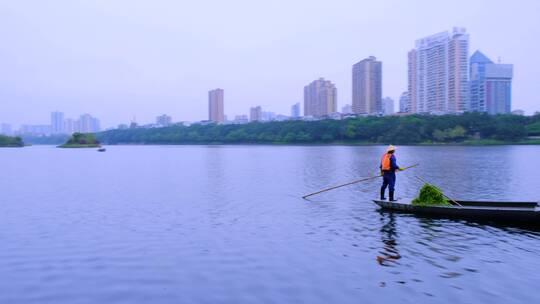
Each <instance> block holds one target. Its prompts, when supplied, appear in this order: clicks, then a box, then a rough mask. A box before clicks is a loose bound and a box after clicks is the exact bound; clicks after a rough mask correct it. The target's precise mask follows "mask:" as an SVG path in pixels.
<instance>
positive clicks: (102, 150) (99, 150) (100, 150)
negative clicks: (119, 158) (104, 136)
mask: <svg viewBox="0 0 540 304" xmlns="http://www.w3.org/2000/svg"><path fill="white" fill-rule="evenodd" d="M105 151H107V149H105V148H99V149H98V152H105Z"/></svg>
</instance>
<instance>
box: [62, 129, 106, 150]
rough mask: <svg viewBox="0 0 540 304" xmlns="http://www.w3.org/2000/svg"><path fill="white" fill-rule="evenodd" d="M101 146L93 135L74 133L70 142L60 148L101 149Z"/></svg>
mask: <svg viewBox="0 0 540 304" xmlns="http://www.w3.org/2000/svg"><path fill="white" fill-rule="evenodd" d="M99 147H101V144H100V143H99V141H98V140H97V139H96V136H95V135H94V134H92V133H73V135H72V136H71V137H70V138H69V139H68V141H67V142H66V143H65V144H63V145H60V146H58V148H99Z"/></svg>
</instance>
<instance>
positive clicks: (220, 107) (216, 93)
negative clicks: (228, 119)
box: [208, 88, 225, 123]
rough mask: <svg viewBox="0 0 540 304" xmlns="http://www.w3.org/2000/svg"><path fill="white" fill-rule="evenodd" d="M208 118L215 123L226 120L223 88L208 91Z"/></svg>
mask: <svg viewBox="0 0 540 304" xmlns="http://www.w3.org/2000/svg"><path fill="white" fill-rule="evenodd" d="M208 120H210V121H213V122H215V123H224V122H225V111H224V104H223V89H219V88H218V89H215V90H211V91H209V92H208Z"/></svg>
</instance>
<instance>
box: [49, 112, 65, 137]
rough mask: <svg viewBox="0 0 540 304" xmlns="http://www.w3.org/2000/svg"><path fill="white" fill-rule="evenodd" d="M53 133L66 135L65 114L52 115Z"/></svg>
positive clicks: (53, 113) (54, 113) (56, 113)
mask: <svg viewBox="0 0 540 304" xmlns="http://www.w3.org/2000/svg"><path fill="white" fill-rule="evenodd" d="M51 133H52V134H64V133H65V130H64V113H62V112H59V111H54V112H52V113H51Z"/></svg>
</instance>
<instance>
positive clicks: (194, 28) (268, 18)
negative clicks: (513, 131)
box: [0, 0, 540, 127]
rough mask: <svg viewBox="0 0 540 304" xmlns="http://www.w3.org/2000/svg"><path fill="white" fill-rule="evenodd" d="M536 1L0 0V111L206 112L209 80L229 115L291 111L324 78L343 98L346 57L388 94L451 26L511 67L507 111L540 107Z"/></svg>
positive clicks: (38, 114)
mask: <svg viewBox="0 0 540 304" xmlns="http://www.w3.org/2000/svg"><path fill="white" fill-rule="evenodd" d="M539 12H540V2H538V1H534V0H527V1H519V2H518V1H515V2H510V3H508V2H506V1H500V0H499V1H475V2H474V3H470V2H469V1H462V0H460V1H452V2H444V3H440V2H431V1H422V0H417V1H406V2H403V1H376V2H375V1H370V2H365V1H335V2H332V3H330V2H328V1H295V2H294V3H290V2H287V1H273V2H270V3H268V2H261V3H258V2H256V1H226V2H218V1H198V2H197V3H189V4H182V3H177V2H176V1H151V2H150V1H148V2H146V1H127V0H120V1H114V2H113V1H105V0H102V1H80V2H77V3H75V2H73V1H67V0H64V1H47V2H41V1H9V2H0V39H2V44H1V45H0V67H1V69H0V70H1V73H0V105H1V107H0V108H1V111H0V122H6V123H11V124H13V125H20V124H48V123H49V119H50V112H52V111H55V110H59V111H62V112H64V113H65V114H66V116H67V117H73V118H75V117H78V116H79V115H80V114H83V113H90V114H92V115H93V116H95V117H98V118H100V119H101V122H102V126H103V127H111V126H116V125H117V124H119V123H128V122H129V121H130V120H131V119H132V118H134V117H136V119H137V121H138V122H139V123H150V122H153V121H154V119H155V117H156V116H158V115H160V114H163V113H165V114H168V115H171V116H172V117H173V120H174V121H197V120H202V119H206V118H207V115H208V114H207V111H208V108H207V107H208V100H207V98H208V90H210V89H214V88H217V87H219V88H222V89H224V90H225V113H226V115H227V116H228V117H229V119H231V118H233V117H234V115H238V114H248V112H249V107H251V106H257V105H261V106H262V107H263V109H264V110H266V111H273V112H277V113H282V114H287V115H288V114H289V112H290V106H291V105H292V104H294V103H296V102H300V103H301V102H302V100H303V97H302V96H303V87H304V85H306V84H308V83H309V82H311V81H313V80H314V79H317V78H319V77H324V78H325V79H328V80H331V81H332V82H334V83H335V84H336V86H337V91H338V94H337V95H338V110H340V109H341V107H342V106H344V105H345V104H350V103H351V68H352V65H353V64H354V63H356V62H358V61H359V60H361V59H364V58H366V57H368V56H371V55H373V56H376V57H377V59H379V60H381V61H382V62H383V96H384V97H386V96H388V97H391V98H392V99H394V101H395V102H396V108H397V103H398V100H399V95H400V94H401V92H403V91H405V90H406V86H407V81H406V79H407V52H408V51H409V50H410V49H412V48H413V47H414V43H415V40H417V39H419V38H422V37H425V36H429V35H432V34H435V33H438V32H441V31H446V30H450V29H451V28H452V27H454V26H459V27H465V28H466V29H467V32H468V33H469V34H470V54H469V55H472V53H473V52H474V51H476V50H481V51H482V52H483V53H484V54H486V55H487V56H488V57H490V58H491V59H492V60H493V61H498V59H499V58H500V59H501V62H502V63H510V64H513V65H514V79H513V87H512V90H513V96H512V98H513V105H512V107H513V109H523V110H525V111H526V113H527V114H532V113H533V112H534V111H538V110H540V106H539V100H540V94H539V91H538V89H537V88H536V83H537V82H538V81H537V79H536V74H537V72H535V71H540V62H539V60H538V59H537V54H539V53H540V43H539V42H538V41H537V40H536V39H537V37H540V20H539V19H540V18H538V13H539Z"/></svg>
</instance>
